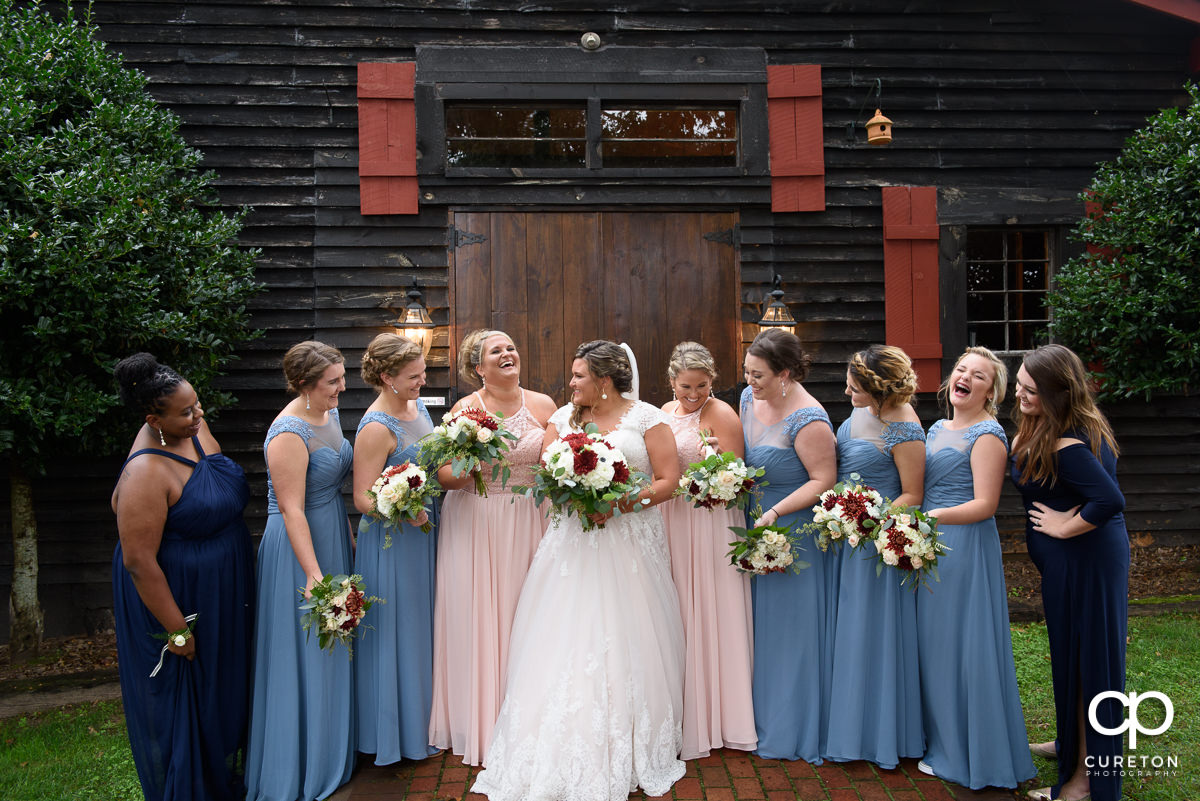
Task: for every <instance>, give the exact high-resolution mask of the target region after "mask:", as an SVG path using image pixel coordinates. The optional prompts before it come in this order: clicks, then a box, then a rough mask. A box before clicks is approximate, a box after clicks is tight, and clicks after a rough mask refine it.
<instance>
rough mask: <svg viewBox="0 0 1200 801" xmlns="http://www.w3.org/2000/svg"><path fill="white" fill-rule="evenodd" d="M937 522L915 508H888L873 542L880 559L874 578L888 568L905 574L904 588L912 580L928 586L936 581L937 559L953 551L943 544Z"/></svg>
mask: <svg viewBox="0 0 1200 801" xmlns="http://www.w3.org/2000/svg"><path fill="white" fill-rule="evenodd" d="M935 522H936V521H935V520H934V518H932V517H930V516H929V515H927V514H925V513H924V512H922V511H921V510H920V509H918V508H917V507H915V506H892V507H889V508H888V510H887V513H886V515H885V517H884V520H883V522H882V523H881V524H880V526H879V529H878V531H877V532H876V534H875V536H874V537H873V538H872V540H873V542H874V543H875V551H876V553H877V554H878V558H879V563H878V564H877V565H876V567H875V575H879V574H880V573H882V572H883V568H884V566H887V567H893V568H896V569H897V570H900V571H903V572H904V578H903V579H901V581H900V584H901V586H903V585H904V584H906V583H908V582H909V581H910V580H912V581H915V582H916V583H917V584H918V585H921V584H925V583H926V582H927V581H928V578H929V576H931V575H932V576H933V578H934V580H935V581H936V580H937V578H938V575H937V560H938V557H939V556H941V555H942V554H943V553H945V552H946V551H948V550H950V549H949V548H947V547H946V546H945V545H944V544H943V543H942V542H941V541H940V538H939V535H938V530H937V526H936V524H935Z"/></svg>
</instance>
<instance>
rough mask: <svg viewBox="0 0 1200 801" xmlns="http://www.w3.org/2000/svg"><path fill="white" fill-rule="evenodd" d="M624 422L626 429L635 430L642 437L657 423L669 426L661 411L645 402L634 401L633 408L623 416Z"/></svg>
mask: <svg viewBox="0 0 1200 801" xmlns="http://www.w3.org/2000/svg"><path fill="white" fill-rule="evenodd" d="M624 422H625V425H626V426H627V427H629V428H633V429H635V430H636V431H637V432H638V433H639V434H642V435H645V433H646V432H647V431H649V430H650V429H652V428H654V427H655V426H656V425H658V424H659V423H663V424H665V425H669V423H667V416H666V415H665V414H664V413H663V410H662V409H660V408H658V407H657V406H653V405H651V404H649V403H646V402H645V401H635V402H634V406H633V408H632V409H630V410H629V412H628V413H627V414H626V415H625V421H624Z"/></svg>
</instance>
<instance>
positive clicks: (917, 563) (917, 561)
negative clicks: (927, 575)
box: [909, 556, 925, 570]
mask: <svg viewBox="0 0 1200 801" xmlns="http://www.w3.org/2000/svg"><path fill="white" fill-rule="evenodd" d="M909 560H910V561H911V562H912V566H913V570H920V569H921V566H922V565H924V564H925V563H924V562H922V561H921V557H919V556H910V557H909Z"/></svg>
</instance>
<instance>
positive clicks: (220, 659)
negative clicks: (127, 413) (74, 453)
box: [112, 353, 254, 801]
mask: <svg viewBox="0 0 1200 801" xmlns="http://www.w3.org/2000/svg"><path fill="white" fill-rule="evenodd" d="M113 372H114V375H115V376H116V379H117V383H118V384H119V386H120V390H121V399H122V401H124V403H125V404H126V405H127V406H129V407H130V408H131V409H134V410H135V411H137V412H138V414H140V415H142V416H143V419H144V420H145V423H144V424H143V425H142V426H141V428H140V429H139V431H138V434H137V437H135V438H134V441H133V447H132V448H130V453H129V457H128V458H127V459H126V460H125V465H124V466H123V467H122V469H121V477H120V479H119V480H118V482H117V487H116V489H115V490H114V491H113V497H112V507H113V511H114V512H116V514H117V530H118V533H119V534H120V538H121V540H120V542H119V543H118V544H117V548H116V552H115V553H114V554H113V615H114V617H115V619H116V628H117V654H118V657H119V666H120V675H121V695H122V698H123V699H124V706H125V720H126V723H127V726H128V730H129V744H130V746H131V748H132V750H133V761H134V765H135V766H136V767H137V772H138V778H139V779H140V780H141V783H142V792H143V794H144V795H145V796H146V798H147V799H149V801H159V799H176V801H184V800H191V801H208V800H209V799H214V800H215V801H225V800H228V801H232V799H240V798H242V796H243V794H244V792H245V790H244V787H243V785H242V777H241V774H240V771H239V770H238V768H237V766H238V764H239V762H240V760H241V756H242V751H243V749H244V747H245V744H246V713H247V710H248V705H247V701H248V688H247V684H246V678H247V675H248V673H249V657H250V642H251V636H252V633H253V609H254V606H253V605H254V562H253V552H252V549H251V545H250V533H249V531H248V530H247V529H246V523H245V521H244V520H243V519H242V511H243V509H244V508H245V506H246V501H247V499H248V498H249V497H250V490H249V487H247V485H246V477H245V475H244V474H243V473H242V469H241V468H240V467H238V466H237V465H236V464H234V463H233V462H232V461H230V460H229V458H228V457H226V456H225V455H224V454H222V453H221V448H220V446H219V445H217V441H216V440H215V439H213V436H212V433H211V432H210V431H209V430H208V425H207V424H206V423H205V422H204V410H203V409H201V408H200V401H199V400H198V399H197V398H196V391H195V390H194V389H192V385H191V384H189V383H188V382H187V381H185V380H184V379H183V377H182V376H180V375H179V374H178V373H176V372H175V371H174V370H172V369H171V368H170V367H167V366H165V365H161V364H159V363H158V362H157V361H156V360H155V358H154V357H153V356H151V355H150V354H149V353H138V354H136V355H134V356H130V357H129V358H128V359H124V360H123V361H121V362H120V363H119V364H118V365H117V366H116V369H115V370H114V371H113ZM193 615H194V616H195V617H193ZM156 632H157V633H159V634H161V635H163V636H164V637H165V639H156V638H155V637H153V636H151V635H152V634H153V633H156ZM152 674H153V675H152Z"/></svg>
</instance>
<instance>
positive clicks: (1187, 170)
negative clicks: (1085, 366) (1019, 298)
mask: <svg viewBox="0 0 1200 801" xmlns="http://www.w3.org/2000/svg"><path fill="white" fill-rule="evenodd" d="M1185 88H1186V90H1187V92H1188V94H1189V95H1190V96H1191V102H1190V104H1188V105H1186V106H1185V107H1184V108H1181V109H1174V108H1169V109H1165V110H1163V111H1161V112H1160V113H1159V114H1158V115H1156V116H1154V117H1152V118H1150V120H1148V123H1147V125H1146V127H1144V128H1143V129H1141V130H1140V131H1138V132H1137V133H1136V134H1134V135H1133V136H1132V137H1130V138H1129V139H1128V140H1127V141H1126V143H1125V147H1124V149H1123V150H1122V152H1121V155H1120V156H1119V157H1118V158H1117V159H1116V160H1115V161H1112V162H1109V163H1106V164H1103V165H1101V166H1100V169H1099V170H1098V171H1097V173H1096V177H1095V178H1094V179H1093V181H1092V184H1091V187H1090V188H1089V189H1088V190H1087V191H1086V192H1085V193H1084V196H1083V197H1084V199H1085V200H1087V201H1091V202H1094V203H1095V204H1096V212H1095V213H1094V214H1090V215H1089V216H1088V217H1087V218H1085V219H1084V220H1083V221H1082V222H1081V223H1080V224H1079V226H1078V227H1077V228H1076V229H1075V231H1074V236H1075V237H1076V238H1077V239H1079V240H1080V241H1082V242H1083V243H1085V244H1086V245H1088V248H1089V252H1087V253H1085V254H1083V255H1081V256H1077V257H1076V258H1074V259H1071V260H1070V261H1069V262H1067V264H1066V265H1065V266H1064V267H1063V268H1062V269H1061V270H1060V271H1059V272H1058V275H1057V278H1056V284H1057V288H1056V290H1055V291H1054V292H1051V294H1050V300H1049V302H1050V304H1051V306H1052V307H1053V309H1054V323H1053V326H1054V328H1053V333H1054V336H1055V338H1056V339H1057V340H1058V341H1060V342H1062V343H1063V344H1065V345H1068V346H1070V347H1071V348H1073V349H1074V350H1075V351H1076V352H1077V353H1079V355H1080V356H1081V357H1083V359H1084V361H1085V362H1088V363H1089V365H1090V366H1091V368H1092V369H1093V370H1094V371H1095V372H1096V373H1098V374H1100V375H1101V376H1102V378H1101V381H1100V387H1101V391H1102V392H1103V394H1105V395H1108V396H1113V397H1127V396H1130V395H1136V394H1145V395H1147V396H1148V395H1149V394H1150V393H1152V392H1157V391H1165V392H1179V391H1186V390H1187V389H1188V388H1189V382H1190V381H1191V380H1192V378H1191V377H1192V376H1193V375H1194V374H1195V373H1196V370H1197V367H1198V366H1200V280H1198V279H1200V275H1198V268H1200V89H1198V88H1197V87H1196V85H1194V84H1189V85H1188V86H1186V87H1185Z"/></svg>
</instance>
